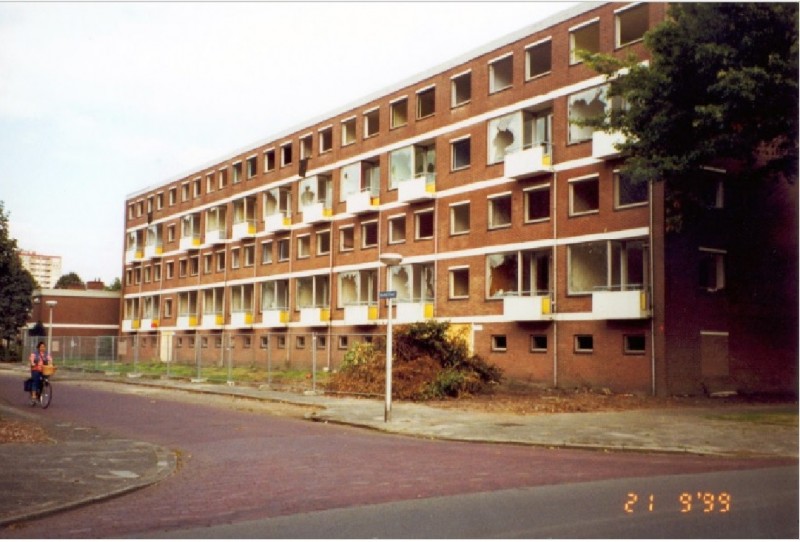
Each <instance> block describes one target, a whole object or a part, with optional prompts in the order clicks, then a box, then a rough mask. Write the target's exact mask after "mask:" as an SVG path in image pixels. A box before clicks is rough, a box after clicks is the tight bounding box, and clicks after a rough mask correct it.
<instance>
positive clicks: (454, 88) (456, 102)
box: [450, 70, 472, 109]
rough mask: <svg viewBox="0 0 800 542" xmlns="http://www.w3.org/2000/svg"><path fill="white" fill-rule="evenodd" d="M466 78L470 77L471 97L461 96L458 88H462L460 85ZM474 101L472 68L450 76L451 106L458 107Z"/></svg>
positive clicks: (452, 107)
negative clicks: (462, 97) (461, 97)
mask: <svg viewBox="0 0 800 542" xmlns="http://www.w3.org/2000/svg"><path fill="white" fill-rule="evenodd" d="M464 78H469V83H468V86H469V87H468V88H469V97H468V98H466V99H460V98H459V94H460V93H459V92H458V90H459V89H460V88H461V87H460V85H459V82H460V81H463V79H464ZM471 101H472V70H466V71H463V72H460V73H457V74H455V75H453V76H452V77H451V78H450V108H451V109H455V108H456V107H461V106H462V105H467V104H468V103H470V102H471Z"/></svg>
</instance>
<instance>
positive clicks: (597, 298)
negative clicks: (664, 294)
mask: <svg viewBox="0 0 800 542" xmlns="http://www.w3.org/2000/svg"><path fill="white" fill-rule="evenodd" d="M651 312H652V311H651V309H650V295H649V290H647V289H645V288H643V287H642V286H641V285H629V286H627V287H625V288H609V289H603V290H598V291H595V292H592V317H593V318H595V319H598V320H640V319H644V318H649V317H650V316H651Z"/></svg>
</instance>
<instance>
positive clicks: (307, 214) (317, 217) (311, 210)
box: [303, 202, 333, 224]
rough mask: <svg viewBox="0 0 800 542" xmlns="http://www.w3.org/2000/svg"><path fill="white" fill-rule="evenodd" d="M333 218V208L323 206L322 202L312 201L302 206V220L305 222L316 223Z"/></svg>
mask: <svg viewBox="0 0 800 542" xmlns="http://www.w3.org/2000/svg"><path fill="white" fill-rule="evenodd" d="M331 220H333V209H331V208H330V207H325V204H324V203H323V202H318V203H312V204H310V205H306V206H305V207H303V222H305V223H306V224H318V223H320V222H330V221H331Z"/></svg>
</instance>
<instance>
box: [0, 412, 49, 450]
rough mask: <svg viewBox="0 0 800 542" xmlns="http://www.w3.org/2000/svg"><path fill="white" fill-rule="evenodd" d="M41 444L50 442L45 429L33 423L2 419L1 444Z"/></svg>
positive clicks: (0, 423) (0, 421)
mask: <svg viewBox="0 0 800 542" xmlns="http://www.w3.org/2000/svg"><path fill="white" fill-rule="evenodd" d="M12 442H13V443H18V444H41V443H45V442H50V439H49V438H48V437H47V434H46V433H45V431H44V428H42V427H41V426H39V425H37V424H35V423H31V422H20V421H16V420H9V419H6V418H0V444H9V443H12Z"/></svg>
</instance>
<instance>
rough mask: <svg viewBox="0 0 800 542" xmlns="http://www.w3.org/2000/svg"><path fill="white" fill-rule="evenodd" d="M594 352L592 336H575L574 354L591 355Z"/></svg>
mask: <svg viewBox="0 0 800 542" xmlns="http://www.w3.org/2000/svg"><path fill="white" fill-rule="evenodd" d="M592 352H594V336H592V335H575V353H576V354H591V353H592Z"/></svg>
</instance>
